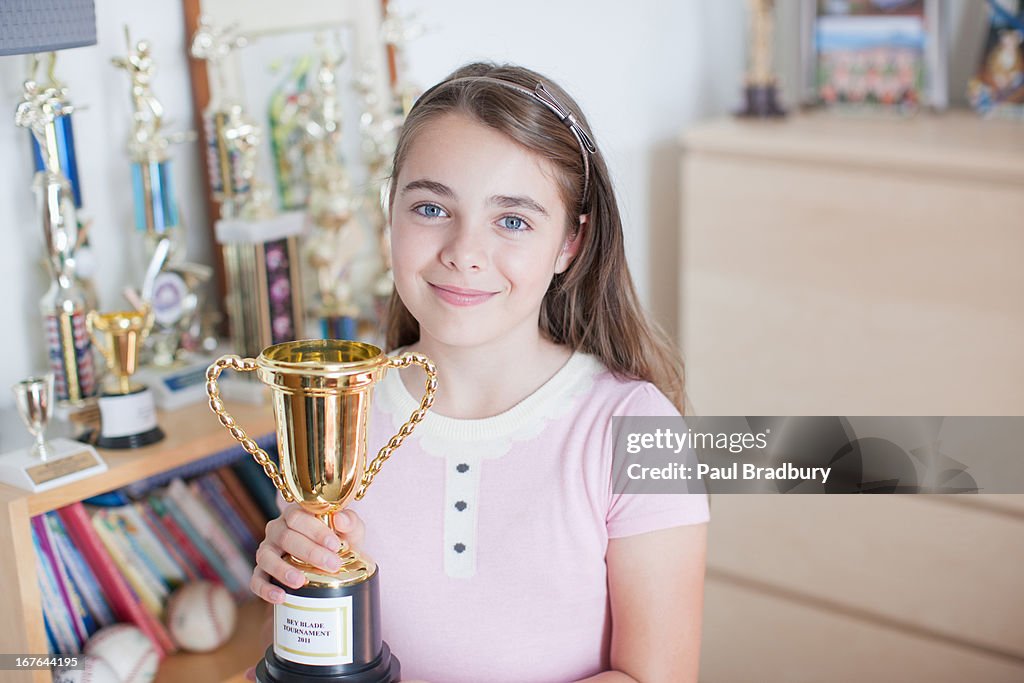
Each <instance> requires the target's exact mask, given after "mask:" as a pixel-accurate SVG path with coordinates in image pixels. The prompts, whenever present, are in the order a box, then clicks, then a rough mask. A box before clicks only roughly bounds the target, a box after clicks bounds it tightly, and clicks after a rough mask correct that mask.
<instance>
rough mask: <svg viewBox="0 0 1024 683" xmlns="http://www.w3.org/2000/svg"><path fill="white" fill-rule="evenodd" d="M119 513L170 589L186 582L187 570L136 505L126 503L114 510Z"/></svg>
mask: <svg viewBox="0 0 1024 683" xmlns="http://www.w3.org/2000/svg"><path fill="white" fill-rule="evenodd" d="M113 512H115V513H116V514H117V517H118V519H119V520H120V522H121V526H122V527H123V528H124V530H125V531H126V532H128V535H129V537H130V538H131V539H132V540H134V541H135V543H136V545H137V546H138V547H139V549H140V551H141V552H143V553H144V554H145V556H146V558H147V559H148V560H150V562H151V563H152V565H153V566H154V567H155V568H156V569H157V571H158V572H159V574H160V578H161V579H163V582H164V583H165V584H166V585H167V587H168V588H169V589H170V590H172V591H173V590H174V589H175V588H177V587H178V586H180V585H181V584H183V583H185V578H186V577H185V572H184V570H183V569H182V568H181V567H180V566H178V564H177V562H175V561H174V558H173V557H172V556H171V555H170V553H168V552H167V550H166V548H164V546H163V545H161V543H160V541H159V540H158V539H157V538H156V536H154V535H153V532H152V531H150V529H149V527H148V526H147V525H146V522H145V521H143V519H142V515H141V514H140V513H139V510H138V508H137V507H136V506H135V505H126V506H124V507H123V508H118V509H117V510H115V511H113Z"/></svg>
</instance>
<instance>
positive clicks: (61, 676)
mask: <svg viewBox="0 0 1024 683" xmlns="http://www.w3.org/2000/svg"><path fill="white" fill-rule="evenodd" d="M82 659H83V660H85V661H83V662H82V668H81V669H55V670H54V672H53V683H121V679H120V678H118V676H117V673H116V672H115V671H114V670H113V669H112V668H110V665H109V664H107V663H106V662H105V661H103V660H102V659H100V658H99V657H83V658H82Z"/></svg>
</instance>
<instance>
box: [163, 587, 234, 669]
mask: <svg viewBox="0 0 1024 683" xmlns="http://www.w3.org/2000/svg"><path fill="white" fill-rule="evenodd" d="M235 617H236V608H235V601H234V600H233V599H232V598H231V594H230V593H228V590H227V589H226V588H225V587H224V586H222V585H220V584H219V583H213V582H212V581H195V582H193V583H189V584H185V585H184V586H182V587H181V588H179V589H178V590H176V591H174V594H173V595H171V598H170V600H168V602H167V629H168V630H169V631H170V632H171V638H173V639H174V642H176V643H177V644H178V647H180V648H181V649H182V650H188V651H189V652H209V651H211V650H216V649H217V648H218V647H220V646H221V645H223V644H224V643H226V642H227V641H228V640H229V639H230V638H231V634H232V633H233V632H234V630H235Z"/></svg>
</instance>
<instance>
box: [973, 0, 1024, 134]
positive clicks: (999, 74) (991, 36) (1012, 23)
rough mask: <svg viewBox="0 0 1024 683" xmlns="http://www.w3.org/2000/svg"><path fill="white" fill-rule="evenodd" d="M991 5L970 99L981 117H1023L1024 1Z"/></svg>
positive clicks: (999, 1) (991, 2)
mask: <svg viewBox="0 0 1024 683" xmlns="http://www.w3.org/2000/svg"><path fill="white" fill-rule="evenodd" d="M988 4H989V7H990V9H991V13H992V21H991V24H990V26H989V30H988V35H987V37H986V39H985V49H984V51H983V53H982V58H981V64H980V65H979V66H978V71H977V73H976V74H975V76H974V78H972V79H971V80H970V81H969V82H968V84H967V101H968V102H970V104H971V106H972V107H974V108H975V109H976V110H977V111H978V113H979V114H981V115H982V116H986V117H993V118H994V117H999V118H1011V119H1022V120H1024V3H1020V2H1017V0H989V3H988Z"/></svg>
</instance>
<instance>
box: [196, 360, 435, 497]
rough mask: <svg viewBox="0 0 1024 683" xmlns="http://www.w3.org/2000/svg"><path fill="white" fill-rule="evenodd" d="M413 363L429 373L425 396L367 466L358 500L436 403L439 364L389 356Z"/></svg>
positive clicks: (401, 364)
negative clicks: (435, 394)
mask: <svg viewBox="0 0 1024 683" xmlns="http://www.w3.org/2000/svg"><path fill="white" fill-rule="evenodd" d="M413 364H415V365H419V366H421V367H422V368H423V371H424V372H426V373H427V382H426V389H425V391H424V392H423V398H422V399H420V407H419V408H417V409H416V410H414V411H413V412H412V415H410V416H409V419H408V420H406V422H405V424H404V425H402V428H401V429H399V430H398V433H397V434H395V435H394V436H393V437H391V440H390V441H388V442H387V444H386V445H385V446H384V447H383V448H381V449H380V451H378V453H377V457H375V458H374V459H373V462H371V463H370V464H369V465H368V466H367V468H366V471H365V472H364V473H363V481H362V482H361V483H360V485H359V491H357V492H356V500H362V499H363V496H365V495H366V489H368V488H369V487H370V484H372V483H373V478H374V477H375V476H377V473H378V472H380V468H381V467H383V466H384V463H385V462H386V461H387V459H388V458H390V457H391V454H392V453H394V452H395V449H396V448H398V447H399V446H401V445H402V442H403V441H405V437H407V436H409V435H410V434H412V430H413V429H415V428H416V425H418V424H419V423H420V422H422V421H423V418H424V417H426V415H427V411H428V410H429V409H430V406H431V405H432V404H433V403H434V392H436V391H437V366H435V365H434V362H433V361H432V360H430V359H429V358H427V357H426V356H424V355H423V354H421V353H403V354H402V355H401V356H398V357H397V358H388V367H389V368H396V369H398V370H401V369H402V368H407V367H409V366H410V365H413ZM211 405H212V404H211ZM271 464H273V463H271Z"/></svg>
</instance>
